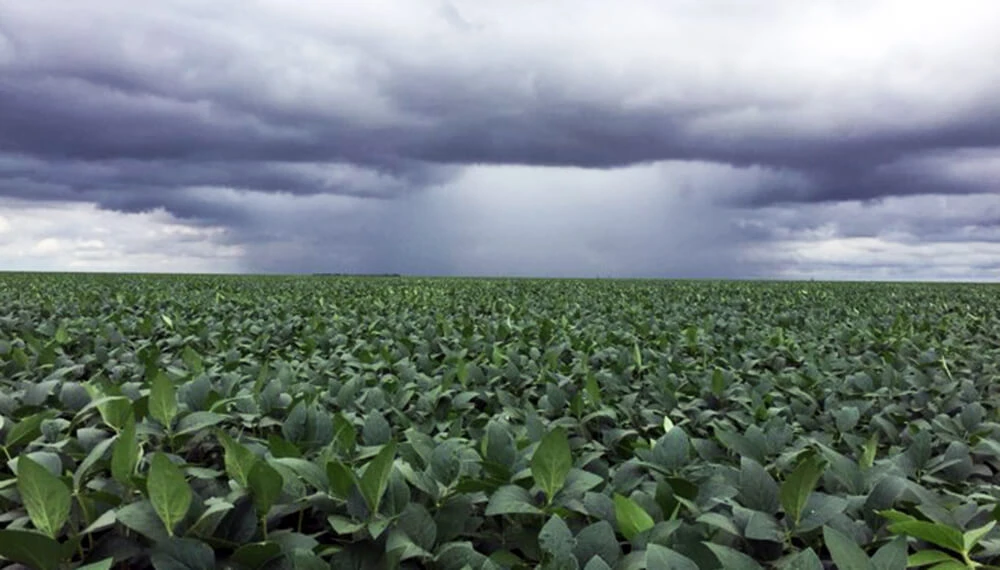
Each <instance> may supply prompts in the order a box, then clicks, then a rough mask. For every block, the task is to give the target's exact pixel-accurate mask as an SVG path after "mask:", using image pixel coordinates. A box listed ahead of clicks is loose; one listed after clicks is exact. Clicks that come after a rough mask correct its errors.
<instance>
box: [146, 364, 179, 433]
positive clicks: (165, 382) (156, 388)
mask: <svg viewBox="0 0 1000 570" xmlns="http://www.w3.org/2000/svg"><path fill="white" fill-rule="evenodd" d="M150 384H151V385H150V389H149V415H151V416H153V418H154V419H156V421H158V422H160V424H162V425H163V427H165V428H167V429H170V427H171V424H172V423H173V421H174V417H175V416H176V415H177V389H176V388H175V387H174V383H173V382H172V381H171V380H170V378H168V377H167V375H166V374H165V373H163V372H162V371H156V372H155V373H154V374H153V378H152V381H151V383H150Z"/></svg>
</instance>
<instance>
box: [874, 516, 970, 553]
mask: <svg viewBox="0 0 1000 570" xmlns="http://www.w3.org/2000/svg"><path fill="white" fill-rule="evenodd" d="M889 532H892V533H894V534H903V535H906V536H912V537H913V538H919V539H920V540H924V541H927V542H929V543H931V544H934V545H936V546H940V547H941V548H946V549H948V550H951V551H954V552H957V553H960V554H961V553H963V552H965V537H964V536H963V535H962V531H960V530H958V529H956V528H952V527H950V526H947V525H944V524H941V523H933V522H927V521H921V520H915V519H914V520H908V521H901V522H896V523H893V524H890V525H889Z"/></svg>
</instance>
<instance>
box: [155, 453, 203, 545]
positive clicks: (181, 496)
mask: <svg viewBox="0 0 1000 570" xmlns="http://www.w3.org/2000/svg"><path fill="white" fill-rule="evenodd" d="M146 489H147V493H148V496H149V502H150V503H152V505H153V509H155V510H156V514H157V515H159V516H160V520H162V521H163V526H164V527H165V528H166V529H167V534H169V535H171V536H173V533H174V527H176V526H177V523H178V522H180V521H181V520H182V519H183V518H184V516H185V515H187V512H188V509H190V508H191V500H192V493H191V487H190V486H189V485H188V482H187V480H186V479H185V478H184V472H183V471H181V469H180V467H178V466H176V465H174V464H173V462H172V461H170V458H169V457H167V455H166V454H164V453H159V452H157V453H154V454H153V457H152V460H151V462H150V466H149V476H148V479H147V483H146Z"/></svg>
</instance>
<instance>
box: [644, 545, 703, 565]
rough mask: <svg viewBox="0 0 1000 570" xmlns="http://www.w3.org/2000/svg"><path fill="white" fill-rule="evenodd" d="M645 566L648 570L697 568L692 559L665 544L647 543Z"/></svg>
mask: <svg viewBox="0 0 1000 570" xmlns="http://www.w3.org/2000/svg"><path fill="white" fill-rule="evenodd" d="M646 568H648V570H698V565H697V564H696V563H695V562H694V560H691V559H690V558H688V557H687V556H684V555H683V554H680V553H678V552H676V551H674V550H671V549H669V548H667V547H666V546H660V545H659V544H649V545H647V546H646Z"/></svg>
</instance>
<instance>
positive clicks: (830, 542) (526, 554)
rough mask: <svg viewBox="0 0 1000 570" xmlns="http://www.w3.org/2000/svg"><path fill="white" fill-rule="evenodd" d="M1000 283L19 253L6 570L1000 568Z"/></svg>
mask: <svg viewBox="0 0 1000 570" xmlns="http://www.w3.org/2000/svg"><path fill="white" fill-rule="evenodd" d="M998 309H1000V287H997V286H993V285H972V284H917V283H914V284H887V283H820V282H810V283H793V282H781V283H770V282H721V281H654V280H628V281H601V280H528V279H524V280H518V279H478V280H477V279H430V278H351V277H318V276H288V277H283V276H169V275H163V276H145V275H58V274H49V275H41V274H5V275H3V276H0V566H2V565H4V564H7V563H17V564H21V565H23V566H27V567H29V568H39V569H43V570H49V569H52V570H55V569H73V568H147V567H150V568H158V569H167V568H169V569H209V568H232V569H279V568H280V569H284V568H290V569H299V568H301V569H314V568H344V569H372V570H374V569H381V568H404V569H420V568H433V569H443V570H463V569H465V568H472V569H475V570H479V569H483V570H486V569H501V568H510V569H517V570H520V569H528V568H545V569H583V570H602V569H613V570H618V569H621V570H630V569H642V568H647V569H652V570H659V569H673V568H680V569H687V570H716V569H722V568H725V569H736V570H740V569H758V568H769V569H806V570H820V569H826V568H834V567H835V568H839V569H841V570H853V569H864V570H902V569H905V568H934V569H935V570H946V569H949V568H992V567H997V566H998V565H1000V531H998V530H997V528H996V521H997V520H998V518H1000V508H998V504H1000V484H998V481H1000V422H998V420H1000V382H998V380H1000V342H998V341H997V339H998V338H1000V310H998Z"/></svg>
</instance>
